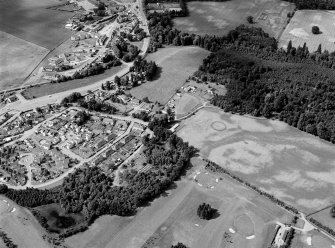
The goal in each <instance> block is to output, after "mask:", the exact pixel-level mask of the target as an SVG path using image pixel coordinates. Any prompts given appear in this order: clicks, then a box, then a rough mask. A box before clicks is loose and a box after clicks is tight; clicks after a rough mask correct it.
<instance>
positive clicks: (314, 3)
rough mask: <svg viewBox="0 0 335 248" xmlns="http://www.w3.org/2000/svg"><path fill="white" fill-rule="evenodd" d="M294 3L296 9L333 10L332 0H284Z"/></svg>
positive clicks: (334, 4) (334, 6)
mask: <svg viewBox="0 0 335 248" xmlns="http://www.w3.org/2000/svg"><path fill="white" fill-rule="evenodd" d="M284 1H287V2H291V3H294V4H295V6H296V7H297V8H298V9H321V10H335V2H334V1H333V0H284Z"/></svg>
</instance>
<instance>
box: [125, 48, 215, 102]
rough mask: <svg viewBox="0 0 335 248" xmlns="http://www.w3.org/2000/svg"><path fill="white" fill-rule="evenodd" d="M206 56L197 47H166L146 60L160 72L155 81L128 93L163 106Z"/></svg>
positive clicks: (206, 53) (206, 52)
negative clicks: (146, 98) (154, 64)
mask: <svg viewBox="0 0 335 248" xmlns="http://www.w3.org/2000/svg"><path fill="white" fill-rule="evenodd" d="M208 54H209V52H208V51H206V50H204V49H202V48H199V47H167V48H163V49H160V50H158V51H157V52H155V53H152V54H149V55H148V56H147V58H146V59H147V60H149V61H150V60H152V61H155V62H156V63H157V65H158V66H159V67H161V70H162V71H161V73H160V75H159V76H158V78H157V79H155V80H153V81H150V82H147V83H144V84H142V85H140V86H138V87H135V88H133V89H131V90H130V93H131V94H132V95H134V96H135V97H136V98H138V99H142V98H144V97H146V96H147V97H148V98H149V99H150V100H151V101H158V102H160V103H162V104H165V103H166V102H167V101H168V100H169V99H170V97H171V96H172V95H173V94H174V93H175V92H176V90H177V89H179V88H180V87H181V86H182V85H183V84H184V83H185V80H186V79H187V78H188V77H189V76H190V75H191V74H192V73H193V72H195V71H196V70H197V69H198V67H199V65H200V64H201V62H202V60H203V59H204V58H205V57H207V55H208Z"/></svg>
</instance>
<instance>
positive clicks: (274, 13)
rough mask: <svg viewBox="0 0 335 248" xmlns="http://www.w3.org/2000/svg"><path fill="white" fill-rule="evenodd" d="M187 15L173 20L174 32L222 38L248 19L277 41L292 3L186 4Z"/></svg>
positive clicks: (234, 1)
mask: <svg viewBox="0 0 335 248" xmlns="http://www.w3.org/2000/svg"><path fill="white" fill-rule="evenodd" d="M187 6H188V10H189V16H188V17H182V18H176V19H174V24H175V27H176V28H177V29H180V30H182V31H184V32H189V33H195V34H200V35H203V34H210V35H225V34H227V33H228V32H229V31H230V30H232V29H234V28H236V27H237V26H239V25H241V24H247V20H246V18H247V16H249V15H250V16H252V17H254V22H255V24H253V25H256V26H258V27H261V28H263V29H264V31H265V32H267V33H269V34H270V35H271V36H273V37H275V38H278V37H279V36H280V34H281V32H282V31H283V29H284V28H285V26H286V24H287V20H288V17H287V14H288V13H289V12H292V11H293V10H294V4H291V3H288V2H283V1H280V0H231V1H226V2H188V3H187Z"/></svg>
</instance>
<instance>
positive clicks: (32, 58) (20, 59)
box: [0, 3, 48, 90]
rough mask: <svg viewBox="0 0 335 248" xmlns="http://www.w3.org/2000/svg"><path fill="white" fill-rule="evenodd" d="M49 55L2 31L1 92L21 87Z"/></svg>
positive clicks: (43, 50)
mask: <svg viewBox="0 0 335 248" xmlns="http://www.w3.org/2000/svg"><path fill="white" fill-rule="evenodd" d="M0 5H1V3H0ZM47 53H48V50H47V49H45V48H43V47H40V46H37V45H35V44H33V43H30V42H27V41H24V40H22V39H19V38H17V37H15V36H13V35H10V34H7V33H5V32H1V31H0V54H1V59H0V90H5V89H9V88H16V87H20V85H21V84H22V82H23V80H24V79H25V78H26V77H27V76H28V75H29V73H30V72H31V71H32V70H33V69H34V68H35V67H36V66H37V65H38V63H39V62H40V61H41V60H42V59H43V57H44V56H45V55H46V54H47Z"/></svg>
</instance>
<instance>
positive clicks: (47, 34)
mask: <svg viewBox="0 0 335 248" xmlns="http://www.w3.org/2000/svg"><path fill="white" fill-rule="evenodd" d="M59 4H61V1H57V0H43V1H41V0H2V1H0V17H1V19H0V31H4V32H6V33H9V34H12V35H14V36H16V37H18V38H21V39H23V40H26V41H29V42H32V43H34V44H36V45H39V46H42V47H45V48H47V49H49V50H50V49H52V48H54V47H55V46H57V45H58V44H59V43H61V42H62V41H63V40H65V39H66V38H67V37H69V36H70V34H71V32H70V31H68V30H66V29H65V28H64V25H65V22H66V20H67V19H69V18H70V17H71V16H73V15H74V14H73V13H71V12H66V11H57V10H51V9H47V7H50V6H55V5H59Z"/></svg>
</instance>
